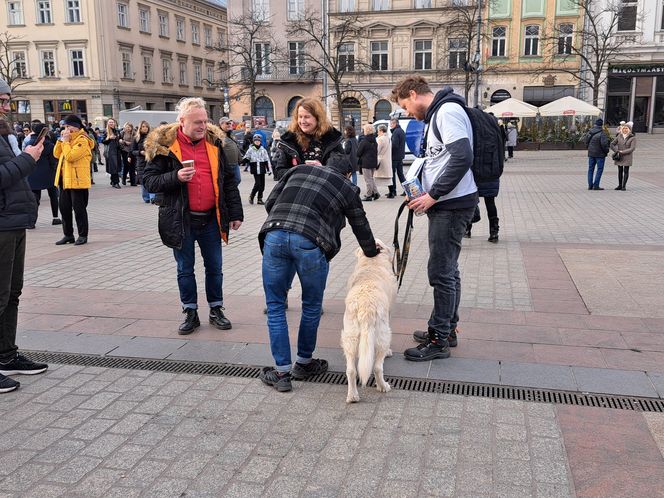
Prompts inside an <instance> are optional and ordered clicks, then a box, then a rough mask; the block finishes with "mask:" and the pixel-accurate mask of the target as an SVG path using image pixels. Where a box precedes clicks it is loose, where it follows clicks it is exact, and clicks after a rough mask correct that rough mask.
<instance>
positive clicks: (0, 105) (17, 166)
mask: <svg viewBox="0 0 664 498" xmlns="http://www.w3.org/2000/svg"><path fill="white" fill-rule="evenodd" d="M10 95H11V88H10V86H9V85H8V84H7V83H6V82H5V81H4V80H1V79H0V116H3V117H4V115H5V114H6V112H7V111H8V110H9V102H10V98H11V97H10ZM43 142H44V141H43V140H40V141H39V143H37V144H35V145H28V146H27V147H26V148H25V151H24V152H22V153H21V154H20V155H19V156H15V155H14V152H13V151H12V149H11V147H9V145H8V144H7V142H5V141H4V140H0V393H4V392H9V391H13V390H14V389H17V388H18V387H19V386H20V385H21V384H20V383H18V382H16V381H15V380H14V379H10V378H9V377H6V375H16V374H28V375H31V374H38V373H42V372H44V371H45V370H46V369H47V368H48V366H47V365H44V364H40V363H34V362H32V361H30V360H29V359H27V358H26V357H24V356H23V355H20V354H18V348H17V347H16V325H17V322H18V298H19V296H20V295H21V291H22V289H23V266H24V262H25V229H26V228H29V227H32V226H34V224H35V222H36V221H37V201H36V200H35V196H34V194H33V193H32V190H31V189H30V185H29V184H28V180H27V177H28V175H29V174H30V173H32V172H33V171H34V170H35V169H36V168H37V159H39V157H40V156H41V153H42V150H43V149H44V144H43Z"/></svg>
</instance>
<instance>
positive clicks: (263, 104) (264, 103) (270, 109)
mask: <svg viewBox="0 0 664 498" xmlns="http://www.w3.org/2000/svg"><path fill="white" fill-rule="evenodd" d="M256 116H265V120H266V121H267V125H268V126H272V123H273V122H274V105H273V104H272V101H271V100H270V99H269V98H267V97H258V98H257V99H256Z"/></svg>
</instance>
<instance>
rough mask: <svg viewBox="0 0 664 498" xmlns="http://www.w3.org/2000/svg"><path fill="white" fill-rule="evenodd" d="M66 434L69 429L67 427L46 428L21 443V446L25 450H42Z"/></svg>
mask: <svg viewBox="0 0 664 498" xmlns="http://www.w3.org/2000/svg"><path fill="white" fill-rule="evenodd" d="M68 434H69V431H68V430H67V429H57V428H48V429H46V430H44V431H40V432H38V433H37V434H35V435H34V436H32V437H31V438H29V439H28V440H27V441H25V442H24V443H23V444H22V445H21V448H23V449H26V450H43V449H45V448H47V447H48V446H50V445H51V444H53V443H54V442H56V441H57V440H58V439H62V438H63V437H65V436H67V435H68Z"/></svg>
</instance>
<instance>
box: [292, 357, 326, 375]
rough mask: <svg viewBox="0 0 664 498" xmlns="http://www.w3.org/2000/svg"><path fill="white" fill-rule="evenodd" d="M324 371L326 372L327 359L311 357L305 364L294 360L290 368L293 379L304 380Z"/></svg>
mask: <svg viewBox="0 0 664 498" xmlns="http://www.w3.org/2000/svg"><path fill="white" fill-rule="evenodd" d="M325 372H327V360H320V359H318V358H312V359H311V361H310V362H309V363H307V364H306V365H303V364H302V363H297V362H296V363H295V365H293V368H292V370H291V375H292V377H293V379H295V380H306V379H308V378H310V377H314V376H315V375H320V374H324V373H325Z"/></svg>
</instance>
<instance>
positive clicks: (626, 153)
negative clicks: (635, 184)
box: [611, 133, 636, 166]
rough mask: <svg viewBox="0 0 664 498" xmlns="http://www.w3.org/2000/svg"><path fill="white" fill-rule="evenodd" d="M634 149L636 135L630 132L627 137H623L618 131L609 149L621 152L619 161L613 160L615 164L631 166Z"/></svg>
mask: <svg viewBox="0 0 664 498" xmlns="http://www.w3.org/2000/svg"><path fill="white" fill-rule="evenodd" d="M634 149H636V137H635V136H634V135H633V134H632V133H630V134H629V135H627V138H624V137H623V136H622V133H618V136H617V137H616V138H614V139H613V142H611V150H612V151H613V152H617V151H621V152H622V157H621V158H620V161H616V160H614V162H615V163H616V166H631V165H632V156H633V154H634Z"/></svg>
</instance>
